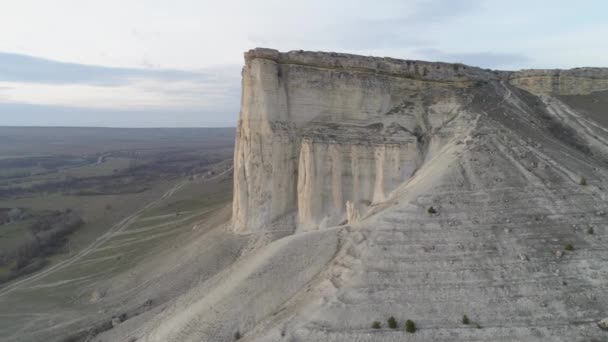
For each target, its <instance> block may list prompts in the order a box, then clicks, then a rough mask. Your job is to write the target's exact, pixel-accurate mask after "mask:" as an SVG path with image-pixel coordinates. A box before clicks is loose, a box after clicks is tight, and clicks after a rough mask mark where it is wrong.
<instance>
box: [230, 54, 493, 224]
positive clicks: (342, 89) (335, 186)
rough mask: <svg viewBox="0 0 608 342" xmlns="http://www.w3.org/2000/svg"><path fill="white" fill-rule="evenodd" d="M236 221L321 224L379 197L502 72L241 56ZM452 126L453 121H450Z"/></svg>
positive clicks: (334, 57)
mask: <svg viewBox="0 0 608 342" xmlns="http://www.w3.org/2000/svg"><path fill="white" fill-rule="evenodd" d="M245 61H246V65H245V67H244V69H243V96H242V105H241V115H240V120H239V124H238V129H237V142H236V150H235V168H234V170H235V171H234V173H235V181H234V191H235V195H234V203H233V225H234V230H235V231H237V232H243V233H245V232H256V231H259V230H261V229H262V230H269V229H271V228H270V227H271V226H273V223H274V222H276V221H282V222H285V220H286V221H287V222H294V221H295V224H293V225H291V226H292V227H295V226H297V227H298V228H299V229H305V230H309V229H316V228H319V227H324V226H332V225H336V224H339V223H341V222H347V221H348V217H347V215H346V214H347V203H350V207H351V209H350V212H351V213H353V212H359V213H361V214H363V213H364V212H365V211H366V210H368V208H369V206H370V205H373V204H374V203H378V202H381V201H383V200H384V199H385V198H386V197H387V196H388V194H389V193H390V192H391V191H393V190H394V189H395V188H396V187H397V186H398V185H399V184H401V183H403V182H404V181H405V180H407V179H408V178H409V177H410V176H411V175H412V174H413V173H414V172H415V171H416V170H417V169H418V167H419V166H420V165H421V163H422V162H423V160H424V159H425V158H427V157H429V155H428V154H429V152H430V154H431V155H432V152H433V150H436V149H438V148H440V146H441V145H442V144H443V143H445V142H446V141H447V140H449V139H450V138H451V132H450V129H444V126H446V125H447V124H448V123H450V122H452V121H453V120H458V119H459V113H461V112H462V110H463V109H462V108H463V107H464V106H465V105H466V104H467V103H466V102H467V101H468V99H467V98H466V97H465V96H462V94H463V92H464V90H465V89H466V88H468V87H471V86H474V85H476V84H478V83H481V82H488V81H490V80H498V79H499V78H500V77H502V76H503V75H502V74H501V73H492V72H487V71H484V70H482V69H479V68H473V67H468V66H464V65H458V64H446V63H428V62H420V61H402V60H396V59H390V58H374V57H361V56H353V55H347V54H336V53H317V52H301V51H292V52H288V53H279V52H278V51H275V50H269V49H255V50H251V51H249V52H247V53H246V54H245ZM453 126H454V127H456V126H457V125H453Z"/></svg>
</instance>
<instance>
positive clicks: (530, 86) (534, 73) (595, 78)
mask: <svg viewBox="0 0 608 342" xmlns="http://www.w3.org/2000/svg"><path fill="white" fill-rule="evenodd" d="M509 82H510V83H511V84H513V85H514V86H516V87H519V88H522V89H525V90H527V91H529V92H531V93H533V94H536V95H586V94H590V93H592V92H596V91H602V90H608V69H606V68H576V69H570V70H558V69H554V70H522V71H518V72H514V73H512V74H511V75H510V77H509Z"/></svg>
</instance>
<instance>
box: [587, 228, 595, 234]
mask: <svg viewBox="0 0 608 342" xmlns="http://www.w3.org/2000/svg"><path fill="white" fill-rule="evenodd" d="M594 233H595V231H594V230H593V227H589V228H588V229H587V234H589V235H593V234H594Z"/></svg>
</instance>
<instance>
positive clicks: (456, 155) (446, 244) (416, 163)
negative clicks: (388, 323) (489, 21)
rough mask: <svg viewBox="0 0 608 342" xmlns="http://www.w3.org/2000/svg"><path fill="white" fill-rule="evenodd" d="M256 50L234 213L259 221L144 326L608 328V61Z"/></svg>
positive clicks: (466, 335) (273, 341)
mask: <svg viewBox="0 0 608 342" xmlns="http://www.w3.org/2000/svg"><path fill="white" fill-rule="evenodd" d="M245 58H246V65H245V67H244V69H243V98H242V109H241V110H242V111H241V118H240V121H239V125H238V135H237V144H236V151H235V164H234V165H235V166H234V171H235V175H234V177H235V178H234V188H235V194H234V204H233V218H232V223H231V225H230V227H231V228H232V230H233V231H235V232H237V233H253V234H243V235H237V234H230V233H229V232H225V231H223V233H225V234H227V235H228V236H227V239H240V240H243V241H245V240H246V243H245V242H243V245H245V247H243V249H242V250H238V251H235V250H234V249H230V248H222V247H218V249H219V250H222V253H227V254H230V255H235V254H238V255H239V257H238V260H237V261H235V263H234V264H233V265H230V266H229V267H227V268H226V269H225V271H223V272H220V273H218V274H217V275H216V276H214V277H212V278H210V279H201V281H200V284H197V285H195V286H194V288H193V289H192V290H190V291H188V293H187V294H186V295H185V296H184V297H182V298H181V299H179V300H176V301H175V302H174V303H173V304H172V305H171V306H169V307H168V308H167V309H163V310H162V312H159V313H158V314H157V316H155V318H154V319H153V320H150V321H149V322H147V323H146V326H145V327H143V328H141V329H139V328H138V329H135V330H133V331H134V332H135V333H134V335H137V337H138V340H140V339H141V340H142V341H144V340H145V341H148V342H184V341H188V342H189V341H192V342H197V341H201V340H203V341H228V340H233V339H235V337H236V336H238V337H240V338H241V339H242V340H243V341H256V342H281V341H294V342H308V341H328V342H331V341H335V342H346V341H394V342H397V341H403V339H404V338H406V337H405V336H404V335H403V334H405V332H403V331H402V327H403V325H402V324H403V323H401V327H400V329H399V330H401V331H395V330H393V329H372V328H371V324H372V322H374V321H384V320H386V319H387V318H388V317H390V316H394V317H395V318H397V320H398V322H403V321H405V320H406V319H411V320H413V321H414V322H415V323H416V325H417V326H418V327H419V328H420V329H419V331H418V332H416V334H415V335H407V336H409V337H411V338H414V339H417V340H420V341H460V342H465V341H466V342H468V341H514V340H517V341H532V342H544V341H560V342H561V341H563V342H567V341H604V340H606V336H607V335H606V332H605V331H603V330H601V329H599V328H598V326H597V322H598V321H600V320H601V319H603V318H605V317H606V313H607V312H608V296H607V295H606V291H605V288H606V279H608V266H607V265H606V262H605V260H607V259H608V249H606V248H605V238H606V236H608V228H607V227H608V219H607V218H608V216H607V215H606V213H607V212H608V204H607V203H608V191H607V190H606V189H608V185H607V184H606V181H607V180H608V167H607V166H606V165H608V119H606V108H608V107H607V106H608V100H607V99H608V91H605V90H606V82H607V80H608V77H607V74H608V69H573V70H563V71H551V70H550V71H545V70H539V71H521V72H500V71H489V70H481V69H478V68H472V67H468V66H463V65H453V64H444V63H427V62H418V61H399V60H393V59H388V58H373V57H362V56H352V55H344V54H334V53H317V52H289V53H279V52H277V51H274V50H268V49H255V50H252V51H249V52H248V53H247V54H246V55H245ZM430 208H433V209H434V210H429V209H430ZM324 227H326V228H324ZM322 228H323V229H322ZM294 230H295V234H292V233H294ZM256 233H261V234H256ZM266 233H268V234H266ZM285 235H288V236H285ZM212 256H213V258H211V257H210V258H209V259H208V260H213V259H217V260H224V258H225V257H224V256H223V255H222V254H217V255H212ZM212 264H213V263H212ZM463 314H466V315H467V316H468V317H470V319H471V321H472V322H473V323H475V324H479V326H480V327H481V328H480V329H472V328H471V325H469V326H465V325H463V324H462V316H463ZM121 326H122V325H121ZM140 332H144V333H145V336H141V338H140ZM104 340H107V339H104ZM110 340H117V339H110Z"/></svg>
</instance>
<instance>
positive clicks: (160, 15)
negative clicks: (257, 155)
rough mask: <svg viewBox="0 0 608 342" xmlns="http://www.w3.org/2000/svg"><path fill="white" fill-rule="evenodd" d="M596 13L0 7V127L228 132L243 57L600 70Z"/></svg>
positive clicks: (162, 5) (26, 1) (383, 5)
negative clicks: (298, 54)
mask: <svg viewBox="0 0 608 342" xmlns="http://www.w3.org/2000/svg"><path fill="white" fill-rule="evenodd" d="M607 13H608V1H604V0H597V1H588V0H578V1H562V0H552V1H541V0H526V1H521V0H510V1H502V0H496V1H493V0H374V1H358V0H347V1H342V0H333V1H328V0H308V1H298V2H295V1H287V0H265V1H262V0H260V1H256V0H223V1H217V0H214V1H207V0H171V1H168V0H162V1H160V0H159V1H157V0H95V1H89V0H53V1H46V0H0V125H39V126H48V125H50V126H112V127H192V126H234V124H235V122H236V118H237V116H238V110H239V97H240V69H241V65H242V63H243V52H244V51H245V50H248V49H250V48H253V47H256V46H262V47H271V48H275V49H279V50H281V51H287V50H300V49H303V50H324V51H340V52H350V53H356V54H364V55H376V56H390V57H395V58H405V59H424V60H441V61H448V62H462V63H466V64H472V65H477V66H482V67H488V68H498V69H521V68H571V67H579V66H608V57H607V56H608V44H607V43H606V37H608V20H607V19H606V15H607Z"/></svg>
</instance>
